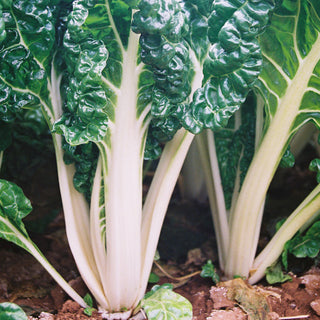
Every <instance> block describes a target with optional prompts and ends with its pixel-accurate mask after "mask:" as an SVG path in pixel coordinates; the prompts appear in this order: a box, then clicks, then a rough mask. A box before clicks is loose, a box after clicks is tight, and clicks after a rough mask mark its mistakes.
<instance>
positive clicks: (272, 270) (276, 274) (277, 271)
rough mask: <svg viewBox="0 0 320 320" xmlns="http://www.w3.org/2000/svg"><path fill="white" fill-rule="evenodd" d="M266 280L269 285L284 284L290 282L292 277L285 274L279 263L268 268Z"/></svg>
mask: <svg viewBox="0 0 320 320" xmlns="http://www.w3.org/2000/svg"><path fill="white" fill-rule="evenodd" d="M266 280H267V282H268V283H269V284H275V283H284V282H286V281H290V280H292V277H291V276H289V275H288V274H285V273H284V272H283V270H282V266H281V263H280V262H277V263H276V264H274V265H272V266H271V267H268V268H267V270H266Z"/></svg>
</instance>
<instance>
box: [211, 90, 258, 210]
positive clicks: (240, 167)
mask: <svg viewBox="0 0 320 320" xmlns="http://www.w3.org/2000/svg"><path fill="white" fill-rule="evenodd" d="M255 125H256V110H255V99H254V96H253V95H250V96H249V97H248V99H247V101H246V102H245V103H244V104H243V105H242V107H241V110H239V112H237V113H236V114H235V115H234V116H233V117H232V118H231V119H230V121H229V123H228V126H227V127H226V128H225V129H222V130H219V131H217V132H216V133H215V134H214V137H215V146H216V152H217V157H218V163H219V171H220V176H221V182H222V187H223V192H224V197H225V203H226V208H227V209H230V207H231V202H232V197H233V194H234V193H235V192H238V191H239V190H235V185H236V180H237V179H238V178H240V186H241V185H242V182H243V180H244V177H245V175H246V173H247V170H248V168H249V165H250V163H251V160H252V158H253V154H254V151H255ZM230 150H232V152H230Z"/></svg>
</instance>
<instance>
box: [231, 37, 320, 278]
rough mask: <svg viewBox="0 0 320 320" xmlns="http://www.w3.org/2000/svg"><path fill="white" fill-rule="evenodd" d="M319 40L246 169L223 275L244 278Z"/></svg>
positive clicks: (294, 79)
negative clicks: (270, 186)
mask: <svg viewBox="0 0 320 320" xmlns="http://www.w3.org/2000/svg"><path fill="white" fill-rule="evenodd" d="M319 48H320V39H318V40H317V41H316V42H315V44H314V45H313V48H312V49H311V51H310V53H309V55H308V57H307V58H306V59H305V60H304V61H302V63H301V64H300V66H299V69H298V70H297V73H296V75H295V77H294V78H293V79H292V80H290V81H289V83H288V90H287V91H286V94H285V95H284V96H283V97H282V98H281V99H279V106H280V107H279V108H278V110H277V112H276V114H275V116H274V118H273V120H272V122H271V124H270V126H269V128H268V131H267V132H266V135H265V137H264V139H263V141H262V143H261V145H260V147H259V148H258V151H257V152H256V154H255V156H254V159H253V161H252V163H251V165H250V168H249V170H248V173H247V175H246V178H245V181H244V183H243V185H242V188H241V191H240V195H239V198H238V201H237V206H236V208H235V212H234V217H233V220H232V221H231V223H232V224H231V233H230V237H231V238H230V247H229V259H228V261H227V265H226V274H227V275H228V276H229V277H232V276H233V275H236V274H237V275H241V276H248V275H249V269H250V266H251V265H252V262H253V259H252V258H251V257H253V255H254V253H255V251H256V248H257V241H256V240H254V239H255V238H257V237H256V234H257V232H259V230H260V224H261V216H260V214H259V213H260V212H261V208H262V207H263V203H264V199H265V196H266V193H267V190H268V187H269V185H270V182H271V179H272V177H273V175H274V172H275V170H276V168H277V166H278V164H279V161H280V159H281V156H282V154H283V152H284V148H285V147H286V145H287V141H288V139H289V136H290V134H291V127H292V125H293V123H294V120H295V118H296V116H297V114H298V111H299V107H300V103H301V99H302V97H303V94H304V92H305V90H306V88H307V87H308V82H309V79H310V74H312V71H313V69H314V67H315V65H316V64H317V62H318V60H319Z"/></svg>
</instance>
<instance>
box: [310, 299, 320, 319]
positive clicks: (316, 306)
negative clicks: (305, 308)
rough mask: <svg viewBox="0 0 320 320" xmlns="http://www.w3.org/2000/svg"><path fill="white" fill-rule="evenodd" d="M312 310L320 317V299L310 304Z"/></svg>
mask: <svg viewBox="0 0 320 320" xmlns="http://www.w3.org/2000/svg"><path fill="white" fill-rule="evenodd" d="M310 306H311V308H312V309H313V311H314V312H315V313H316V314H317V315H318V316H320V299H316V300H314V301H312V302H311V303H310Z"/></svg>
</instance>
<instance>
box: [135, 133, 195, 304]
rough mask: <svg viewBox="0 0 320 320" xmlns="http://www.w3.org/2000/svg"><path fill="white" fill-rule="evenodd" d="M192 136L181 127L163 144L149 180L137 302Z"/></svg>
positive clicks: (144, 285)
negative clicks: (152, 175) (158, 159)
mask: <svg viewBox="0 0 320 320" xmlns="http://www.w3.org/2000/svg"><path fill="white" fill-rule="evenodd" d="M193 137H194V135H193V134H191V133H189V132H187V131H186V130H184V129H180V130H179V131H178V132H177V133H176V134H175V136H174V138H173V139H172V140H171V141H169V142H168V143H167V144H166V146H165V148H164V150H163V152H162V155H161V159H160V162H159V164H158V167H157V170H156V173H155V175H154V177H153V179H152V183H151V186H150V189H149V192H148V195H147V198H146V201H145V204H144V207H143V221H142V228H141V234H142V236H141V246H142V273H141V285H140V289H139V295H138V297H137V302H138V301H139V300H141V298H142V297H143V295H144V292H145V289H146V287H147V283H148V279H149V274H150V270H151V267H152V263H153V258H154V255H155V251H156V248H157V244H158V240H159V236H160V231H161V227H162V224H163V220H164V217H165V214H166V211H167V208H168V205H169V201H170V198H171V195H172V192H173V189H174V187H175V185H176V182H177V179H178V176H179V173H180V170H181V167H182V165H183V161H184V159H185V157H186V155H187V152H188V149H189V147H190V144H191V142H192V140H193Z"/></svg>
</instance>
